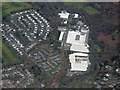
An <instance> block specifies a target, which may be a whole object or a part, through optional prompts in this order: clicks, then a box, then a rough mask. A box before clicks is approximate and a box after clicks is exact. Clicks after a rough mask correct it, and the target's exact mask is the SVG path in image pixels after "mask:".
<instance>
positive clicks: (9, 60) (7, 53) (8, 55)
mask: <svg viewBox="0 0 120 90" xmlns="http://www.w3.org/2000/svg"><path fill="white" fill-rule="evenodd" d="M2 60H3V64H4V65H9V64H15V63H18V62H19V61H20V60H19V59H17V58H16V55H15V54H14V53H13V51H12V50H11V49H10V48H9V47H8V46H7V44H5V43H4V42H2Z"/></svg>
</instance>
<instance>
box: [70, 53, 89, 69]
mask: <svg viewBox="0 0 120 90" xmlns="http://www.w3.org/2000/svg"><path fill="white" fill-rule="evenodd" d="M69 60H70V63H71V69H70V70H71V71H86V70H87V68H88V65H89V64H90V63H89V57H88V54H85V53H73V54H70V55H69Z"/></svg>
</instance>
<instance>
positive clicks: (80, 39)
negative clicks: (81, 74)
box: [66, 29, 89, 53]
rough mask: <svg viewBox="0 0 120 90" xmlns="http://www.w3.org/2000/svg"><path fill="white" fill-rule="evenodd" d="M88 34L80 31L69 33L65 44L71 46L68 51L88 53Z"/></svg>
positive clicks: (86, 31) (87, 31)
mask: <svg viewBox="0 0 120 90" xmlns="http://www.w3.org/2000/svg"><path fill="white" fill-rule="evenodd" d="M88 34H89V30H83V29H81V32H80V31H69V32H68V36H67V40H66V43H68V44H71V47H70V50H71V51H78V52H85V53H88V52H89V49H88V47H89V45H88V44H87V43H88Z"/></svg>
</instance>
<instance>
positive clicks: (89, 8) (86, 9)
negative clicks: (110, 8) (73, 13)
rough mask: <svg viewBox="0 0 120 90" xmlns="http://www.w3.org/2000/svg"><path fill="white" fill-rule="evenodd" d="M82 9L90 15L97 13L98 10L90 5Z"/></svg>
mask: <svg viewBox="0 0 120 90" xmlns="http://www.w3.org/2000/svg"><path fill="white" fill-rule="evenodd" d="M84 10H85V11H87V12H88V13H89V14H91V15H93V14H97V13H99V11H97V10H96V9H95V8H93V7H91V6H86V7H85V8H84Z"/></svg>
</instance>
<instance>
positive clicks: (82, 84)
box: [72, 76, 92, 88]
mask: <svg viewBox="0 0 120 90" xmlns="http://www.w3.org/2000/svg"><path fill="white" fill-rule="evenodd" d="M91 78H92V77H91V76H87V77H86V78H85V79H83V80H81V81H75V82H74V85H73V86H72V87H73V88H74V87H76V88H80V87H82V88H84V85H87V84H88V83H89V80H90V79H91ZM88 87H89V86H88Z"/></svg>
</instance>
